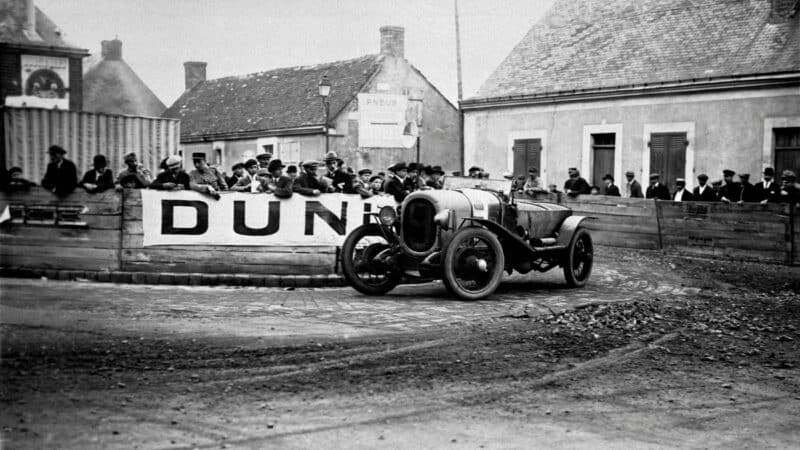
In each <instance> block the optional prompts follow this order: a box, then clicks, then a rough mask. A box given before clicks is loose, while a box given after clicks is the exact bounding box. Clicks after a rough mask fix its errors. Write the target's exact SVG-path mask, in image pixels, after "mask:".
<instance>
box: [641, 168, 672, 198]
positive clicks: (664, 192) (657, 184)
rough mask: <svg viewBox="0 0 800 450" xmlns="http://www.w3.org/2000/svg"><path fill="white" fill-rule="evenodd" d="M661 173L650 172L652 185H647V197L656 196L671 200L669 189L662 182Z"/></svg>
mask: <svg viewBox="0 0 800 450" xmlns="http://www.w3.org/2000/svg"><path fill="white" fill-rule="evenodd" d="M660 178H661V175H659V174H657V173H651V174H650V186H647V193H645V198H655V199H658V200H670V199H671V197H670V195H669V189H668V188H667V187H666V186H664V185H663V184H661V181H660Z"/></svg>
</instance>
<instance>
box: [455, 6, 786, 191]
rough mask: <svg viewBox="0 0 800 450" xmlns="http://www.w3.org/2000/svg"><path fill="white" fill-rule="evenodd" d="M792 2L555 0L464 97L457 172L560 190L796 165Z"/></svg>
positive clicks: (671, 180) (756, 175)
mask: <svg viewBox="0 0 800 450" xmlns="http://www.w3.org/2000/svg"><path fill="white" fill-rule="evenodd" d="M798 9H800V2H798V1H797V0H735V1H718V0H692V1H685V0H602V1H601V0H587V1H581V2H574V1H571V0H556V2H555V4H554V5H553V7H552V8H551V9H550V10H549V11H548V12H547V13H546V14H545V16H544V17H543V18H542V20H540V21H539V22H538V23H537V24H536V25H535V26H534V27H533V28H531V30H530V31H529V32H528V34H527V35H526V36H525V37H524V39H523V40H522V41H521V42H520V43H519V44H518V45H517V46H516V47H515V48H514V49H513V50H512V51H511V53H510V54H509V55H508V57H507V58H506V59H505V60H504V61H503V63H502V64H501V65H500V66H499V67H498V68H497V69H496V70H495V71H494V73H493V74H492V75H491V76H490V77H489V79H488V80H487V81H486V82H485V83H484V84H483V86H482V87H481V88H480V89H479V91H478V92H477V94H476V95H475V96H474V97H473V98H469V99H467V100H464V101H463V102H462V103H461V108H462V110H463V112H464V146H465V165H466V166H469V165H472V164H477V165H479V166H484V167H485V168H486V169H487V170H489V171H490V172H495V173H497V172H502V171H506V170H509V171H513V172H515V173H517V174H522V173H524V171H525V170H526V168H527V167H529V166H537V167H539V168H540V172H541V173H542V178H543V181H544V182H545V183H555V184H557V185H558V186H559V188H560V187H561V186H562V185H563V182H564V180H565V179H566V178H567V168H568V167H578V168H579V169H581V172H582V174H583V175H584V176H585V177H586V178H587V179H588V180H589V182H590V183H591V184H596V185H599V186H600V185H602V182H601V178H602V176H603V175H604V174H606V173H610V174H613V175H614V176H615V178H616V179H617V181H618V183H619V182H620V181H621V180H622V179H623V174H624V172H625V171H627V170H633V171H634V172H635V173H636V175H637V178H638V179H639V180H642V179H646V178H647V175H648V174H649V173H651V172H658V173H660V174H661V175H662V180H664V181H666V182H667V183H668V184H669V185H672V184H673V183H674V181H675V178H685V179H686V180H687V184H688V185H690V186H691V185H693V184H696V176H697V175H698V174H700V173H707V174H708V175H709V176H710V177H712V179H713V178H721V171H722V170H723V169H725V168H731V169H733V170H735V171H737V172H739V173H745V172H746V173H750V174H751V175H752V176H751V179H752V181H753V182H755V181H757V180H758V178H759V177H760V174H761V171H762V169H763V168H764V167H767V166H773V167H775V168H776V169H777V170H781V169H794V170H798V169H800V11H798Z"/></svg>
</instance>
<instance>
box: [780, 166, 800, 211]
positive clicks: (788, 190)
mask: <svg viewBox="0 0 800 450" xmlns="http://www.w3.org/2000/svg"><path fill="white" fill-rule="evenodd" d="M796 181H797V175H796V174H795V173H794V172H792V171H791V170H784V171H783V173H781V189H780V191H778V195H777V200H776V201H778V202H780V203H790V204H794V205H796V204H797V203H798V202H800V190H798V189H797V186H796V185H795V182H796Z"/></svg>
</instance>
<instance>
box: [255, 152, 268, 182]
mask: <svg viewBox="0 0 800 450" xmlns="http://www.w3.org/2000/svg"><path fill="white" fill-rule="evenodd" d="M271 159H272V152H270V151H268V150H264V153H259V154H258V155H256V161H258V175H259V176H264V175H267V174H269V162H270V160H271Z"/></svg>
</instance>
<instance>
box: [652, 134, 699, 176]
mask: <svg viewBox="0 0 800 450" xmlns="http://www.w3.org/2000/svg"><path fill="white" fill-rule="evenodd" d="M688 142H689V141H687V139H686V133H653V134H651V135H650V172H651V173H657V174H659V175H661V178H660V180H661V183H662V184H665V185H667V186H672V185H673V184H674V183H675V179H676V178H683V177H684V175H685V174H686V146H687V144H688ZM644 175H645V176H649V175H650V174H644Z"/></svg>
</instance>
